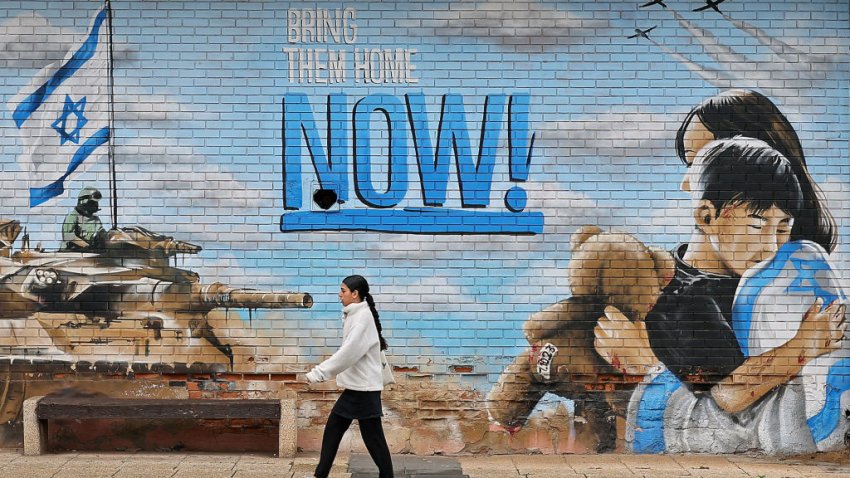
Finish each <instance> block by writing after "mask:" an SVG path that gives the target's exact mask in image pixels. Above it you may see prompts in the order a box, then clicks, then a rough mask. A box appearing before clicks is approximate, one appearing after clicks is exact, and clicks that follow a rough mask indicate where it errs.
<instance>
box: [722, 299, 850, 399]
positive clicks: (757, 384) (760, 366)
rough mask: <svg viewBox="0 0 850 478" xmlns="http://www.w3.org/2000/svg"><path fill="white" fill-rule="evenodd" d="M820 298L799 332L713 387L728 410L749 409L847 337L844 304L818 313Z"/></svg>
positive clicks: (747, 360)
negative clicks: (845, 333) (845, 334)
mask: <svg viewBox="0 0 850 478" xmlns="http://www.w3.org/2000/svg"><path fill="white" fill-rule="evenodd" d="M822 304H823V300H822V299H817V300H816V301H815V303H814V305H812V306H811V307H810V308H809V310H808V311H807V312H806V315H805V316H804V317H803V322H802V324H801V325H800V330H798V331H797V334H796V335H795V336H794V338H792V339H791V340H789V341H788V342H786V343H785V344H784V345H781V346H779V347H777V348H775V349H772V350H768V351H767V352H765V353H763V354H761V355H758V356H755V357H750V358H748V359H746V360H745V361H744V363H743V364H742V365H741V366H739V367H738V368H736V369H735V370H734V371H733V372H732V373H731V374H730V375H729V376H728V377H726V378H725V379H724V380H723V381H721V382H720V383H718V384H717V385H715V386H714V387H712V389H711V396H712V398H714V401H715V402H717V405H718V406H720V407H721V408H722V409H724V410H726V411H727V412H729V413H737V412H740V411H741V410H744V409H746V408H747V407H749V406H750V405H752V404H753V403H755V402H756V401H757V400H758V399H760V398H761V397H763V396H764V395H765V394H767V393H768V392H770V391H771V390H773V389H774V388H775V387H777V386H779V385H782V384H784V383H787V382H788V381H789V380H791V379H792V378H793V377H794V376H795V375H797V374H799V373H800V371H801V370H802V369H803V367H804V366H805V365H806V364H807V363H809V362H810V361H811V360H814V359H815V358H817V357H819V356H821V355H823V354H825V353H828V352H831V351H833V350H836V349H838V348H839V344H840V342H841V340H842V339H843V337H844V330H845V327H846V324H845V323H844V311H845V306H844V305H840V304H839V303H838V302H837V301H835V302H833V303H832V304H830V305H829V307H827V308H826V309H824V310H823V311H821V312H818V311H819V310H820V308H821V305H822Z"/></svg>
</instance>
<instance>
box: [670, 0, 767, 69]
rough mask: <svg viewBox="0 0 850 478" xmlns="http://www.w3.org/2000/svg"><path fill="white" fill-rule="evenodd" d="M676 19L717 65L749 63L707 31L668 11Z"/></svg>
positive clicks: (744, 57)
mask: <svg viewBox="0 0 850 478" xmlns="http://www.w3.org/2000/svg"><path fill="white" fill-rule="evenodd" d="M668 10H670V12H671V13H672V14H673V16H674V17H675V18H676V21H678V22H679V25H682V28H684V29H685V30H687V31H688V32H689V33H690V34H691V35H693V37H694V38H696V39H697V41H699V42H700V44H701V45H702V46H703V48H705V51H706V53H708V54H709V55H711V56H712V57H713V58H714V59H715V60H716V61H717V62H718V63H738V64H741V63H750V62H751V60H750V59H749V58H747V57H746V56H744V55H741V54H740V53H737V52H735V51H734V50H732V49H731V48H729V47H727V46H726V45H723V44H722V43H720V41H719V40H718V39H717V37H716V36H714V35H713V34H712V33H711V32H709V31H708V30H705V29H702V28H699V27H697V26H695V25H693V24H691V22H689V21H687V20H685V18H684V17H682V16H681V15H679V14H678V13H677V12H676V11H675V10H673V9H668Z"/></svg>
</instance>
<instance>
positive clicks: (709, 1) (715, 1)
mask: <svg viewBox="0 0 850 478" xmlns="http://www.w3.org/2000/svg"><path fill="white" fill-rule="evenodd" d="M725 1H726V0H705V5H703V6H701V7H699V8H694V10H693V11H695V12H701V11H703V10H708V9H709V8H710V9H712V10H714V11H715V12H717V13H721V14H722V13H723V12H721V11H720V9H719V8H718V7H717V6H718V5H720V4H721V3H723V2H725Z"/></svg>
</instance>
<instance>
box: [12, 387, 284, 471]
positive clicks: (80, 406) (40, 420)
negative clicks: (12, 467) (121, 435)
mask: <svg viewBox="0 0 850 478" xmlns="http://www.w3.org/2000/svg"><path fill="white" fill-rule="evenodd" d="M95 418H118V419H128V418H140V419H175V418H192V419H230V418H236V419H238V418H256V419H273V420H279V423H280V438H279V440H278V456H279V457H287V458H288V457H292V456H294V455H295V451H296V446H297V434H298V428H297V426H296V423H295V399H284V400H179V399H150V400H148V399H129V398H128V399H123V398H103V397H91V398H88V397H86V398H79V397H73V398H70V397H69V398H63V397H32V398H29V399H27V400H26V401H24V455H41V454H44V453H45V452H46V451H47V423H48V420H57V419H73V420H85V419H95Z"/></svg>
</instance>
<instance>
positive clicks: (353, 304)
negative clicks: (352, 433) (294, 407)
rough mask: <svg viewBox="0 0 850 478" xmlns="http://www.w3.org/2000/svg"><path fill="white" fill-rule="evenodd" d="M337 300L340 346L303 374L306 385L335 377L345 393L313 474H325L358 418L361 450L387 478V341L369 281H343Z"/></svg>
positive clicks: (389, 469)
mask: <svg viewBox="0 0 850 478" xmlns="http://www.w3.org/2000/svg"><path fill="white" fill-rule="evenodd" d="M339 301H340V302H341V303H342V320H343V327H342V345H341V346H340V347H339V350H337V351H336V353H334V354H333V355H332V356H331V357H330V358H329V359H327V360H325V361H324V362H322V363H320V364H319V365H317V366H316V367H314V368H313V370H311V371H310V372H308V373H307V380H308V381H309V382H310V383H319V382H324V381H325V380H329V379H331V378H333V377H334V376H336V383H337V385H339V386H340V387H343V388H344V389H345V390H343V392H342V395H340V397H339V400H337V402H336V404H335V405H334V407H333V410H331V415H330V416H329V417H328V422H327V424H326V425H325V433H324V436H323V437H322V452H321V455H320V457H319V464H318V465H317V466H316V471H315V476H316V477H317V478H326V477H327V476H328V473H329V472H330V471H331V466H332V465H333V462H334V458H336V452H337V450H338V449H339V443H340V442H341V441H342V436H343V435H344V434H345V431H346V430H348V427H349V426H350V425H351V422H352V421H353V420H358V421H359V423H360V433H361V435H362V436H363V442H364V443H365V444H366V449H367V450H369V455H370V456H371V457H372V460H374V461H375V464H376V465H378V472H379V475H378V476H379V477H380V478H392V477H393V463H392V459H391V458H390V449H389V447H388V446H387V440H386V438H384V429H383V427H382V426H381V417H382V416H383V412H382V410H381V391H382V390H383V389H384V381H383V374H382V371H381V368H382V363H381V351H382V350H386V348H387V342H386V341H385V340H384V337H383V336H382V335H381V321H380V320H378V311H377V310H376V309H375V301H374V299H372V295H371V294H370V293H369V283H368V282H366V279H365V278H363V277H362V276H359V275H353V276H348V277H346V278H345V279H343V281H342V284H341V285H340V288H339Z"/></svg>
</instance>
